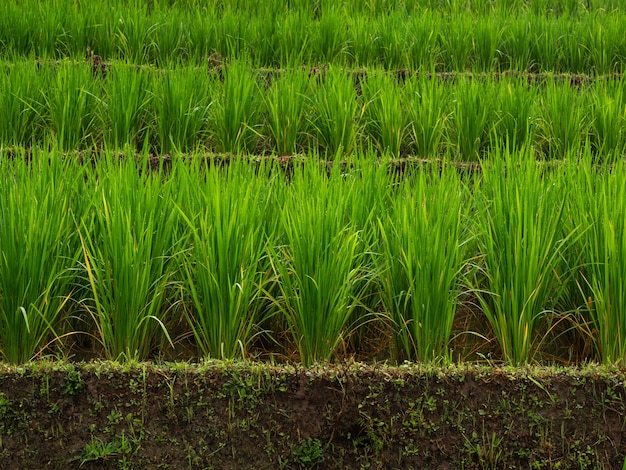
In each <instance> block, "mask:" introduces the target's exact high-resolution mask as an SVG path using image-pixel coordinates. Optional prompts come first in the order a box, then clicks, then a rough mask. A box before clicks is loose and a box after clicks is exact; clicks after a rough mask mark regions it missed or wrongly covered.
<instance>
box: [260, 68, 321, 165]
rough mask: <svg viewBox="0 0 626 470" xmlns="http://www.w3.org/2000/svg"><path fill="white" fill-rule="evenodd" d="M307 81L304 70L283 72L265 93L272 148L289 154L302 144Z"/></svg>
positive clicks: (268, 132)
mask: <svg viewBox="0 0 626 470" xmlns="http://www.w3.org/2000/svg"><path fill="white" fill-rule="evenodd" d="M309 87H310V82H309V80H308V77H307V75H306V72H305V71H304V70H292V71H289V72H285V73H282V74H281V75H280V77H278V78H277V79H276V80H275V81H274V82H273V83H272V84H271V86H270V88H269V90H267V92H266V93H265V94H264V103H265V122H266V127H267V134H268V136H269V138H270V140H271V142H272V149H273V150H274V151H275V152H276V153H277V154H278V155H292V154H294V153H296V152H297V150H298V147H300V146H301V144H302V137H303V134H304V131H305V128H304V125H305V121H304V119H305V111H306V104H307V99H306V97H307V92H308V90H309Z"/></svg>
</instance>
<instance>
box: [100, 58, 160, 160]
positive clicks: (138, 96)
mask: <svg viewBox="0 0 626 470" xmlns="http://www.w3.org/2000/svg"><path fill="white" fill-rule="evenodd" d="M151 78H152V77H151V76H150V75H149V74H148V73H147V72H146V71H145V70H144V69H137V68H135V67H132V66H121V65H120V66H118V67H116V68H115V73H112V74H110V77H109V79H108V80H107V82H106V84H105V89H104V94H105V100H106V103H105V106H104V107H105V110H106V117H105V120H106V125H105V126H104V128H105V129H106V134H105V141H106V142H107V143H108V144H109V145H110V146H113V147H114V148H122V147H124V146H126V145H131V146H133V147H135V148H141V147H142V146H143V142H142V137H144V136H145V133H146V131H147V129H146V127H147V126H148V122H147V109H148V106H149V104H150V102H151V100H152V94H151V93H150V88H151V87H152V84H153V80H152V79H151Z"/></svg>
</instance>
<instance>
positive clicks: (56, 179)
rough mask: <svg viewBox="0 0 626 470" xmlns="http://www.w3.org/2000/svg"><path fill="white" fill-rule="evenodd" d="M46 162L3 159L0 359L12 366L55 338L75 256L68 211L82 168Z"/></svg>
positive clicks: (44, 156)
mask: <svg viewBox="0 0 626 470" xmlns="http://www.w3.org/2000/svg"><path fill="white" fill-rule="evenodd" d="M48 157H49V156H48V155H47V154H46V153H44V152H37V153H36V154H35V155H34V157H33V158H32V161H31V162H30V163H27V162H26V161H25V158H24V155H23V154H20V155H18V157H17V158H15V159H14V160H12V161H11V160H9V161H7V160H6V157H5V156H2V157H0V158H2V166H1V168H2V172H0V192H1V193H2V198H0V357H1V358H2V360H3V361H7V362H10V363H13V364H22V363H24V362H27V361H29V360H30V359H32V358H33V357H35V356H36V355H37V354H39V353H41V352H42V350H44V349H45V348H46V347H47V346H49V345H50V344H51V343H52V342H54V341H57V340H60V337H61V335H62V334H63V333H64V331H63V329H64V321H65V316H66V313H67V304H68V301H69V298H70V295H71V293H72V284H73V282H74V280H75V266H76V263H77V260H78V257H79V254H80V241H79V240H78V238H77V235H76V231H75V230H74V220H73V217H72V213H71V209H72V208H73V209H74V210H77V209H78V204H77V203H76V201H75V200H74V197H75V192H76V187H77V182H78V181H80V175H81V171H80V168H77V165H76V164H75V163H74V162H71V161H68V162H66V163H63V162H61V161H60V159H59V158H58V155H54V156H53V158H51V159H50V161H48ZM55 157H57V158H55Z"/></svg>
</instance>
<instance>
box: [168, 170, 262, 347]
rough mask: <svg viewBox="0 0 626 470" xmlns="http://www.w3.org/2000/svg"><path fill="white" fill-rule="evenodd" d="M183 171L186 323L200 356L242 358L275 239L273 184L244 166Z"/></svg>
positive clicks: (256, 323) (255, 328)
mask: <svg viewBox="0 0 626 470" xmlns="http://www.w3.org/2000/svg"><path fill="white" fill-rule="evenodd" d="M182 166H183V165H182V164H179V165H178V166H177V171H178V172H177V173H175V175H179V174H184V176H183V178H178V177H177V178H176V180H177V181H178V182H184V183H187V184H189V185H190V187H191V186H193V187H195V188H196V189H195V190H194V191H189V192H188V197H187V198H185V199H184V200H183V201H182V206H181V207H180V208H179V210H180V211H181V214H182V216H183V218H184V220H185V221H186V223H187V226H188V229H189V232H190V239H191V240H190V247H191V248H190V249H189V250H188V252H186V253H184V254H183V260H182V264H183V271H184V281H183V289H184V291H185V293H186V297H188V298H189V299H190V301H191V304H192V305H193V308H192V309H190V310H189V311H187V318H188V323H189V325H190V327H191V330H192V331H193V335H194V338H195V340H196V345H197V347H198V349H199V351H200V354H201V355H202V356H203V357H214V358H215V357H217V358H221V359H226V358H235V357H241V356H243V355H244V354H246V353H247V348H248V346H249V345H250V342H251V340H252V339H253V337H254V336H255V335H256V334H258V328H259V324H260V323H261V322H262V319H261V318H259V315H260V307H261V305H262V302H261V301H262V293H263V290H264V289H265V286H266V283H267V282H268V276H267V275H266V274H265V272H266V271H269V260H268V259H267V256H266V251H267V250H266V243H267V240H268V239H270V240H271V239H272V234H271V233H270V234H267V233H266V232H265V224H263V221H264V220H265V218H266V216H267V214H266V213H267V210H266V208H267V205H268V204H269V200H270V195H271V188H272V185H271V183H270V182H269V181H267V180H266V178H265V175H264V172H263V171H261V172H260V173H261V174H260V175H255V168H254V167H252V166H250V165H246V164H245V163H240V162H233V163H231V164H230V165H229V166H228V168H226V169H225V170H223V171H224V173H222V170H221V169H220V168H216V167H215V166H212V167H210V168H208V169H206V172H205V174H204V175H203V176H202V173H204V172H203V170H202V169H200V168H199V166H198V165H197V164H194V165H193V167H191V169H188V168H187V167H185V168H182ZM179 172H180V173H179ZM181 180H182V181H181ZM199 180H200V181H202V183H201V184H200V185H199V186H198V181H199ZM268 226H269V225H268Z"/></svg>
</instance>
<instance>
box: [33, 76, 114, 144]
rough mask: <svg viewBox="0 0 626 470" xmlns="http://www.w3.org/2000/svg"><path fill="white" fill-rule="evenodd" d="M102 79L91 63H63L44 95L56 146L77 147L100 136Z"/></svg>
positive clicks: (94, 140) (97, 139)
mask: <svg viewBox="0 0 626 470" xmlns="http://www.w3.org/2000/svg"><path fill="white" fill-rule="evenodd" d="M101 89H102V82H101V80H94V79H93V77H92V75H91V70H90V67H88V66H87V65H86V64H85V65H83V66H71V65H70V64H63V65H61V66H60V68H59V69H58V70H57V73H56V77H55V79H54V83H53V85H52V86H51V87H49V88H48V89H47V90H46V91H45V94H44V96H43V100H44V101H45V103H46V106H47V108H48V109H47V115H46V118H47V119H48V120H49V125H50V132H51V133H52V138H53V140H54V141H55V142H56V144H57V146H58V147H59V148H60V149H62V150H75V149H78V148H80V147H81V146H82V145H84V144H89V143H92V142H97V141H99V140H101V136H100V133H101V130H100V129H98V126H97V122H98V119H97V116H98V115H100V114H101V110H100V109H101V105H102V99H101Z"/></svg>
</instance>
